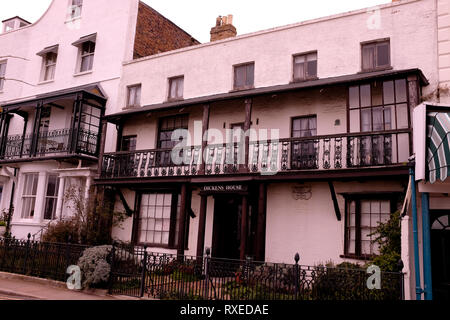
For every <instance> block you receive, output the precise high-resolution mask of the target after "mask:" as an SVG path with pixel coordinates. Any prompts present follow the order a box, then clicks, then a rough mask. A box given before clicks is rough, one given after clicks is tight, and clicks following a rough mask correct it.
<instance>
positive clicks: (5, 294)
mask: <svg viewBox="0 0 450 320" xmlns="http://www.w3.org/2000/svg"><path fill="white" fill-rule="evenodd" d="M0 300H131V298H127V297H123V296H109V295H107V294H106V293H105V292H104V291H92V292H88V291H74V290H69V289H67V288H65V287H64V283H61V282H56V281H51V280H45V279H36V278H32V277H25V276H19V275H13V274H7V273H3V272H1V273H0ZM133 300H134V299H133Z"/></svg>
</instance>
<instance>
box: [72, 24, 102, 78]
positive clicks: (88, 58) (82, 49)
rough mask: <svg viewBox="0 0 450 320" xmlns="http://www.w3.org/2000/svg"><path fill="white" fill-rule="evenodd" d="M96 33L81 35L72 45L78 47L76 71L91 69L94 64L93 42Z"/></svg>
mask: <svg viewBox="0 0 450 320" xmlns="http://www.w3.org/2000/svg"><path fill="white" fill-rule="evenodd" d="M96 39H97V34H96V33H94V34H91V35H89V36H86V37H83V38H81V39H80V40H78V41H75V42H74V43H72V45H74V46H76V47H78V63H77V69H76V73H84V72H88V71H91V70H92V68H93V66H94V55H95V44H96Z"/></svg>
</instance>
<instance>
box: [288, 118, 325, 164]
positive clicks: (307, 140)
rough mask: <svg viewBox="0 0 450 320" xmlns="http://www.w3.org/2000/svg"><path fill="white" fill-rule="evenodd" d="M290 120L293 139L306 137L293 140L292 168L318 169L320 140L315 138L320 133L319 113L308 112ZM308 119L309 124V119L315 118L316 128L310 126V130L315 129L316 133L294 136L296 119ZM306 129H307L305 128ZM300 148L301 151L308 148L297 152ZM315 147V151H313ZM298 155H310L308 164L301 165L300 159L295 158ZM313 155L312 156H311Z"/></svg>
mask: <svg viewBox="0 0 450 320" xmlns="http://www.w3.org/2000/svg"><path fill="white" fill-rule="evenodd" d="M290 119H291V122H290V138H291V139H304V140H300V141H295V140H293V141H292V142H291V155H290V157H291V158H290V163H291V168H292V169H295V170H303V169H317V168H318V159H319V149H318V141H317V140H316V139H315V138H314V137H317V135H318V116H317V114H307V115H301V116H296V117H291V118H290ZM306 119H308V126H309V121H310V120H311V119H315V124H316V128H315V129H311V128H309V129H308V130H309V131H312V130H315V131H316V134H315V135H311V136H308V137H294V121H297V120H306ZM295 131H302V130H295ZM303 131H306V130H303ZM299 148H300V150H301V151H305V149H308V150H307V151H306V152H295V151H299ZM312 149H314V151H312ZM298 155H303V156H307V157H309V159H308V160H307V164H302V165H299V164H298V163H299V161H296V160H295V157H297V156H298ZM311 157H312V158H311Z"/></svg>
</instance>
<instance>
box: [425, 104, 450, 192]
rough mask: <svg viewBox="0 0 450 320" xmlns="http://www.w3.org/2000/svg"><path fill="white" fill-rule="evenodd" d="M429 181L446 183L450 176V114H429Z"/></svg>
mask: <svg viewBox="0 0 450 320" xmlns="http://www.w3.org/2000/svg"><path fill="white" fill-rule="evenodd" d="M427 128H428V136H427V137H428V139H427V140H428V141H427V149H428V150H427V164H428V165H427V167H428V169H427V170H428V178H429V179H428V180H429V182H431V183H434V182H436V181H437V180H441V181H444V180H445V179H446V178H447V177H449V176H450V112H428V114H427Z"/></svg>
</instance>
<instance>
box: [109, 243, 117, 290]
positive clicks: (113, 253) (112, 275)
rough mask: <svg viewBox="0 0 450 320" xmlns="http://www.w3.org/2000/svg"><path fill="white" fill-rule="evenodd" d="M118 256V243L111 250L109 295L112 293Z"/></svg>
mask: <svg viewBox="0 0 450 320" xmlns="http://www.w3.org/2000/svg"><path fill="white" fill-rule="evenodd" d="M115 255H116V243H115V242H113V244H112V249H111V270H110V271H109V279H108V293H109V294H111V293H112V287H113V282H114V267H115V266H114V260H115Z"/></svg>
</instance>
